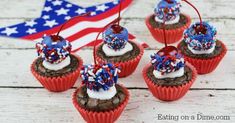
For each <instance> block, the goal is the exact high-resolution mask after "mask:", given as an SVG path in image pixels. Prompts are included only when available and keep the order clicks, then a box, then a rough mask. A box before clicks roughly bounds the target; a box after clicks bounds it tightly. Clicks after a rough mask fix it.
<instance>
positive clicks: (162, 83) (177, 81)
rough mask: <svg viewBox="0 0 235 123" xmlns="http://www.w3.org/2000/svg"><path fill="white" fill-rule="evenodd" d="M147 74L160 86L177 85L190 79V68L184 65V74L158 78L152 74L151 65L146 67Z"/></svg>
mask: <svg viewBox="0 0 235 123" xmlns="http://www.w3.org/2000/svg"><path fill="white" fill-rule="evenodd" d="M147 75H148V77H149V78H150V79H151V81H152V82H154V83H155V84H156V85H160V86H179V85H182V84H185V83H188V82H190V81H191V80H192V70H191V69H190V68H189V67H187V66H185V67H184V75H183V76H181V77H176V78H164V79H158V78H156V77H155V76H154V75H153V66H151V67H149V68H148V72H147Z"/></svg>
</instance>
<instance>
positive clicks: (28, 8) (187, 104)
mask: <svg viewBox="0 0 235 123" xmlns="http://www.w3.org/2000/svg"><path fill="white" fill-rule="evenodd" d="M70 1H72V2H73V3H75V4H78V3H79V5H84V6H89V5H94V4H95V3H103V2H107V0H86V1H85V0H79V1H78V0H70ZM190 2H192V3H193V4H195V6H196V7H198V8H199V11H200V12H201V14H202V17H203V19H204V21H210V22H211V23H212V24H213V25H214V26H215V27H216V28H217V30H218V36H217V37H218V39H220V40H222V41H224V43H225V44H226V45H227V47H228V53H227V55H226V56H225V58H224V59H223V61H222V63H221V64H220V65H219V66H218V67H217V69H216V70H215V71H214V72H213V73H210V74H208V75H201V76H198V78H197V80H196V81H195V83H194V84H193V86H192V89H191V90H190V91H189V92H188V93H187V95H186V96H185V97H184V98H182V99H180V100H178V101H174V102H162V101H159V100H157V99H155V98H154V97H153V96H152V95H151V93H150V92H149V91H148V90H147V88H146V84H145V83H144V80H143V78H142V75H141V71H142V69H143V67H144V65H146V64H147V63H149V62H150V54H153V53H154V52H156V49H160V48H162V47H163V46H164V44H160V43H158V42H156V41H155V40H154V39H153V38H152V36H151V35H150V33H149V31H148V29H147V27H146V25H145V22H144V19H145V17H147V16H148V15H150V14H152V13H153V8H154V5H155V3H156V0H133V5H132V6H131V8H130V9H128V11H127V12H126V13H125V15H124V16H123V17H122V18H123V19H122V20H121V24H122V25H123V26H125V27H126V28H128V30H129V32H131V33H133V34H135V35H136V36H137V37H138V38H140V39H141V40H144V41H146V42H147V43H148V44H149V45H150V47H151V48H149V49H147V50H145V53H144V56H143V58H142V59H141V62H140V64H139V66H138V68H137V70H136V71H135V72H134V73H133V74H132V75H131V76H129V77H127V78H123V79H119V83H121V84H124V85H125V86H127V87H129V88H130V89H129V91H130V95H131V98H130V101H129V103H128V105H127V107H126V108H125V110H124V112H123V113H122V115H121V116H120V118H119V119H118V121H117V122H118V123H126V122H128V123H152V122H160V123H161V122H165V123H169V122H172V120H158V119H157V116H158V114H165V115H167V114H171V115H178V116H183V115H196V114H198V113H203V114H205V115H215V116H216V115H225V116H226V115H228V116H230V117H231V119H230V121H202V120H199V121H197V120H194V121H191V120H189V121H184V122H186V123H188V122H195V123H198V122H199V123H201V122H203V123H208V122H211V123H212V122H213V123H214V122H221V123H224V122H228V123H233V122H235V103H234V102H235V84H234V80H235V62H234V59H235V55H234V54H235V41H234V40H235V31H233V30H234V29H235V24H234V17H235V12H234V8H235V2H234V0H204V1H202V0H190ZM43 4H44V0H35V1H33V3H32V0H1V1H0V9H1V14H0V20H1V21H0V26H2V27H3V26H6V25H11V24H16V23H18V22H23V21H25V20H29V19H31V18H36V17H39V16H40V12H41V10H42V7H43ZM182 4H183V7H182V11H183V12H185V13H187V14H190V16H191V17H193V18H196V17H197V14H196V13H195V12H194V10H193V9H192V8H190V7H189V6H188V5H186V4H185V3H184V2H182ZM140 8H144V9H140ZM195 20H198V19H193V21H195ZM174 45H176V44H174ZM34 47H35V42H28V41H22V40H19V39H11V38H4V37H0V99H1V101H0V122H1V123H16V122H22V123H83V122H84V121H83V119H82V117H81V116H80V114H79V113H78V112H77V110H76V109H75V108H74V106H73V105H72V101H71V98H72V97H71V95H72V93H73V92H74V91H75V90H74V89H69V90H68V91H66V92H62V93H51V92H48V91H47V90H45V89H43V88H42V86H41V85H40V84H39V82H37V80H36V79H35V78H34V77H33V75H32V74H31V73H30V65H31V63H32V62H33V60H34V59H35V58H36V57H37V56H36V53H35V52H36V51H35V50H33V49H32V48H34ZM78 55H79V56H81V57H82V59H83V60H84V62H85V63H84V64H88V63H91V62H92V50H91V49H90V48H84V49H83V50H81V51H79V52H78ZM80 84H81V79H78V81H77V82H76V84H75V87H78V86H79V85H80ZM209 95H212V96H209ZM213 95H214V96H213ZM180 121H181V122H182V120H180Z"/></svg>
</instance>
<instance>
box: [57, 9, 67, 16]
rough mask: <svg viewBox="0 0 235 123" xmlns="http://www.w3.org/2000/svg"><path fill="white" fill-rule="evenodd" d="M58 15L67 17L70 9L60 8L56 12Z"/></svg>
mask: <svg viewBox="0 0 235 123" xmlns="http://www.w3.org/2000/svg"><path fill="white" fill-rule="evenodd" d="M55 12H56V13H57V15H58V16H59V15H67V14H68V12H69V10H68V9H64V8H60V9H59V10H56V11H55Z"/></svg>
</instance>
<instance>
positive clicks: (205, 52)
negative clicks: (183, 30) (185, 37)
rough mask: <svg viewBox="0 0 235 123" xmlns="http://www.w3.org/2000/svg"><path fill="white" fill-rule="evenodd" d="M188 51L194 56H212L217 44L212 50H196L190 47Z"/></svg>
mask: <svg viewBox="0 0 235 123" xmlns="http://www.w3.org/2000/svg"><path fill="white" fill-rule="evenodd" d="M188 49H189V50H190V51H191V52H192V53H193V54H210V53H212V52H213V51H214V50H215V44H214V45H213V46H212V48H210V49H208V50H200V51H199V50H194V49H193V48H192V47H190V46H189V45H188Z"/></svg>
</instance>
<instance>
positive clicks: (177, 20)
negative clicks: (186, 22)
mask: <svg viewBox="0 0 235 123" xmlns="http://www.w3.org/2000/svg"><path fill="white" fill-rule="evenodd" d="M155 21H156V22H160V23H163V20H161V19H159V18H158V17H157V16H155ZM179 21H180V16H177V17H176V18H175V19H174V20H172V21H166V22H165V24H175V23H178V22H179Z"/></svg>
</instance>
